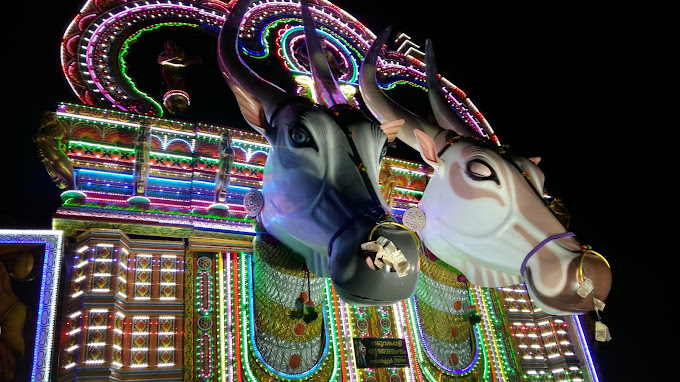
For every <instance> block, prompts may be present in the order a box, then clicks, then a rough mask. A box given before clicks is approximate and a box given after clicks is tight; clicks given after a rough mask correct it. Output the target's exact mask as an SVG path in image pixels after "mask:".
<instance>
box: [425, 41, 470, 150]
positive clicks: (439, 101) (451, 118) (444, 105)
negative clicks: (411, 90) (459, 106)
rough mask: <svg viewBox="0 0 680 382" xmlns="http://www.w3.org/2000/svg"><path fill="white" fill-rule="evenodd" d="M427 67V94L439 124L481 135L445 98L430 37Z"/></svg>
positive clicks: (427, 45) (426, 50) (459, 132)
mask: <svg viewBox="0 0 680 382" xmlns="http://www.w3.org/2000/svg"><path fill="white" fill-rule="evenodd" d="M425 68H426V73H427V89H428V91H427V96H428V98H429V99H430V106H431V107H432V112H433V113H434V117H435V119H436V120H437V123H438V124H439V126H442V127H443V128H445V129H451V130H453V131H455V132H456V133H458V135H465V136H470V137H474V136H480V135H479V134H478V133H477V132H476V131H475V130H474V129H473V128H471V127H470V126H469V125H468V124H467V123H465V122H464V121H463V120H462V119H461V117H460V116H459V115H458V114H457V113H456V112H455V111H454V110H453V109H452V108H451V106H450V105H449V103H448V102H447V101H446V99H445V98H444V94H443V93H442V92H441V90H440V89H441V86H442V83H441V82H440V81H439V78H438V76H437V64H436V62H435V58H434V48H433V47H432V40H430V39H429V38H428V39H427V40H425Z"/></svg>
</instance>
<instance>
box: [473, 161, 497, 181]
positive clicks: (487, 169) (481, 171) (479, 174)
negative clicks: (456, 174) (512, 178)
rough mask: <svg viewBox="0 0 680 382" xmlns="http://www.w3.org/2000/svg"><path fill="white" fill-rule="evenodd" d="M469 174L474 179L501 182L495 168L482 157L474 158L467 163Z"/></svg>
mask: <svg viewBox="0 0 680 382" xmlns="http://www.w3.org/2000/svg"><path fill="white" fill-rule="evenodd" d="M467 174H468V176H469V177H470V178H472V179H474V180H479V181H482V180H492V181H494V182H496V183H497V184H500V182H499V181H498V177H497V176H496V173H495V172H494V170H493V169H492V168H491V166H489V165H488V164H487V163H486V162H484V161H483V160H480V159H473V160H471V161H469V162H468V163H467Z"/></svg>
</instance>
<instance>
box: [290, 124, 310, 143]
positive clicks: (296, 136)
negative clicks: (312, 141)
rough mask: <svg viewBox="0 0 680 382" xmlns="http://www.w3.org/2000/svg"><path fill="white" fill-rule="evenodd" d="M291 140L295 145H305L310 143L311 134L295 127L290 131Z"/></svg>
mask: <svg viewBox="0 0 680 382" xmlns="http://www.w3.org/2000/svg"><path fill="white" fill-rule="evenodd" d="M290 140H291V141H292V142H293V144H295V145H304V144H305V143H307V142H309V134H307V132H306V131H304V130H302V129H300V128H298V127H293V128H292V129H290Z"/></svg>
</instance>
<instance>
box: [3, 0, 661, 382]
mask: <svg viewBox="0 0 680 382" xmlns="http://www.w3.org/2000/svg"><path fill="white" fill-rule="evenodd" d="M12 3H13V4H12V5H11V6H10V7H11V10H10V11H7V12H6V13H5V17H8V18H10V19H11V20H10V21H9V24H6V30H8V32H7V33H8V34H7V35H6V39H5V47H8V48H6V49H8V50H6V51H5V52H4V53H3V57H4V58H5V60H6V61H10V66H9V67H7V66H5V68H6V69H5V78H9V80H10V84H9V86H7V85H6V86H5V88H4V94H5V96H9V99H8V100H7V99H6V100H5V101H4V105H5V110H6V111H5V116H6V117H8V118H9V122H6V123H5V126H4V129H5V132H6V135H5V141H4V145H5V147H6V150H8V151H9V152H8V155H6V156H5V164H4V166H2V168H3V169H2V172H3V181H2V184H3V187H2V188H1V189H2V198H1V199H0V200H1V201H2V203H1V204H0V228H32V229H50V228H51V214H52V213H54V212H55V211H56V209H57V208H58V207H59V206H60V204H61V201H60V198H59V195H60V193H61V191H60V190H59V189H57V187H56V186H55V185H54V184H53V183H52V182H51V180H50V178H49V176H48V174H47V172H46V171H45V169H44V166H43V165H42V164H41V163H40V159H39V157H38V154H37V150H36V146H35V145H34V143H33V141H32V138H33V135H34V134H35V133H36V132H37V131H38V127H39V121H40V118H41V116H42V114H43V113H44V112H46V111H55V110H56V107H57V105H58V103H59V102H61V101H66V102H80V101H79V100H78V99H77V98H76V97H75V95H74V94H73V93H72V92H71V89H70V87H69V86H68V84H67V82H66V80H65V78H64V76H63V74H62V72H61V64H60V53H59V50H60V40H61V37H62V35H63V33H64V31H65V30H66V27H67V26H68V24H69V23H70V21H71V20H72V19H73V17H74V16H75V15H76V14H77V12H78V11H79V9H80V7H81V6H82V4H83V3H82V2H79V1H59V2H40V3H36V2H26V1H23V2H12ZM335 3H336V4H337V5H338V6H340V7H341V8H343V9H345V10H346V11H348V12H349V13H350V14H352V15H354V17H356V18H357V19H358V20H359V21H360V22H362V23H363V24H364V25H365V26H366V27H368V28H369V29H371V30H372V31H373V32H374V33H376V34H377V33H379V32H380V31H382V30H383V29H384V28H385V27H387V26H391V27H392V36H394V35H395V34H396V33H398V32H404V33H406V34H407V35H409V36H410V37H411V40H412V41H413V42H414V43H416V44H418V45H420V46H421V48H422V50H423V51H424V46H425V39H426V38H431V39H432V41H433V46H434V49H435V54H436V57H437V66H438V69H439V72H440V74H442V75H443V76H444V77H446V78H447V79H448V80H450V81H451V82H453V83H454V84H456V85H457V86H459V87H460V88H462V89H463V90H464V91H465V92H466V93H467V95H468V97H469V98H470V99H471V100H472V102H473V103H474V104H475V105H476V106H477V108H478V109H479V110H480V111H481V112H482V113H483V114H484V115H485V116H486V118H487V120H488V121H489V123H490V124H491V126H492V127H493V128H494V130H495V132H496V134H497V135H498V136H499V138H500V140H501V142H502V143H504V144H507V145H509V146H510V148H511V150H513V151H515V152H517V153H520V154H523V155H526V156H540V157H542V161H541V163H540V167H541V168H542V169H543V171H544V173H545V174H546V187H547V190H548V191H549V192H550V194H552V195H553V196H559V197H561V198H562V199H563V200H564V202H565V204H566V207H567V208H568V210H569V211H570V213H571V216H572V219H571V225H570V228H571V230H572V231H573V232H574V233H576V236H577V238H578V239H579V240H580V241H581V242H582V243H584V244H590V245H591V246H592V247H593V249H594V250H596V251H597V252H599V253H601V254H602V255H604V256H605V257H606V258H607V260H608V261H609V263H610V264H611V267H612V272H613V277H614V282H613V286H612V292H611V293H610V295H609V298H608V299H607V301H606V303H607V307H606V309H605V310H604V312H602V313H601V315H602V320H603V322H604V323H605V324H607V325H608V326H609V328H610V331H611V335H612V337H613V340H612V341H610V342H608V343H598V344H596V348H595V349H593V355H594V357H595V361H596V362H597V366H598V368H599V370H600V379H601V380H602V381H634V380H647V378H649V377H651V376H652V375H653V374H656V373H663V371H661V370H656V369H650V368H653V367H654V366H653V365H655V364H657V362H655V361H652V362H651V363H648V362H649V361H650V360H647V357H649V356H650V355H649V353H650V351H652V352H656V351H659V350H658V349H657V348H656V346H652V345H651V343H654V339H655V336H657V335H658V333H660V332H661V331H663V330H665V329H662V328H656V329H651V328H649V327H648V325H649V324H653V323H658V322H660V321H663V320H661V319H660V318H661V317H659V316H660V314H661V313H660V312H659V313H657V312H654V311H648V310H649V307H647V306H646V302H645V301H644V300H645V299H646V295H643V290H640V288H642V286H643V285H645V281H646V279H647V278H653V276H648V277H646V276H644V275H643V274H641V272H642V271H641V265H640V264H639V257H641V256H642V257H644V256H647V255H646V254H644V253H642V254H641V252H642V251H641V249H640V245H642V243H643V242H644V241H645V240H646V238H645V237H640V238H636V239H631V238H630V237H631V236H635V235H636V233H637V232H638V226H643V225H645V222H643V221H642V219H641V218H638V217H639V216H641V215H642V214H643V211H644V210H645V209H646V208H647V206H646V205H644V204H643V203H639V202H635V201H634V200H635V198H636V195H637V196H638V197H639V196H640V194H638V193H637V191H636V190H635V189H634V185H632V184H631V183H634V182H632V181H629V180H628V179H630V177H631V172H632V171H633V170H632V168H633V167H631V165H630V160H631V159H630V158H627V159H626V157H625V156H626V154H627V153H629V152H630V151H629V150H627V148H628V147H630V146H631V144H632V143H634V142H631V136H632V135H633V134H636V133H640V129H641V128H645V125H644V124H641V123H640V122H634V120H633V118H634V117H636V114H637V113H636V108H637V107H639V105H637V104H635V103H634V102H632V101H633V99H634V98H635V97H638V96H640V95H639V94H633V93H634V92H633V89H632V87H631V82H632V79H631V75H632V73H634V70H633V68H632V67H631V66H632V64H631V62H630V56H631V44H632V43H631V41H632V39H631V38H632V34H633V32H632V30H631V29H630V25H631V24H630V22H629V18H628V17H627V15H626V13H627V11H626V12H624V11H623V10H622V9H621V8H617V7H610V6H604V5H603V4H599V2H594V1H571V2H563V1H557V2H502V3H501V2H498V3H499V4H496V2H491V1H481V2H480V1H467V2H463V1H460V2H458V1H447V2H411V3H408V4H409V5H411V4H415V6H411V7H407V6H406V5H401V6H396V4H397V3H399V2H393V1H348V0H343V1H336V2H335ZM400 4H401V3H400ZM418 4H422V5H424V6H423V7H421V8H417V5H418ZM434 4H445V5H444V6H438V7H439V8H434ZM619 7H621V6H620V5H619ZM178 38H179V39H181V36H178ZM7 43H9V45H7ZM140 44H141V42H140ZM149 44H150V42H149ZM204 44H211V42H204ZM186 48H187V50H188V53H189V54H192V53H194V54H201V55H203V56H204V59H205V60H208V61H204V63H203V64H201V65H197V66H196V67H195V68H193V67H192V68H191V71H189V72H188V73H187V87H188V90H190V92H191V94H192V95H193V94H196V98H194V97H193V96H192V106H191V108H192V112H195V113H197V114H194V115H188V116H187V120H191V119H192V118H195V119H200V120H202V121H205V122H209V123H215V124H221V125H227V126H233V127H238V128H246V126H247V125H245V123H244V122H243V121H242V120H241V116H240V114H234V113H229V112H227V111H228V110H236V109H234V105H235V101H234V99H233V96H231V94H230V93H228V91H229V90H228V88H227V87H226V85H224V83H223V81H221V82H220V81H212V80H205V79H212V78H219V76H218V75H217V65H216V63H214V62H209V60H210V59H211V54H212V55H213V56H212V57H214V51H212V50H211V52H212V53H202V52H198V50H200V44H196V45H194V46H191V47H186ZM194 48H195V49H196V52H192V49H194ZM391 48H393V49H394V48H396V47H393V46H391ZM154 49H155V50H154ZM161 51H162V45H161V46H157V47H152V46H150V47H149V50H148V51H147V54H149V55H150V57H153V58H151V59H149V62H148V71H146V72H144V73H148V74H147V75H148V78H146V79H144V81H146V82H145V83H146V84H147V85H145V86H148V87H149V88H150V89H151V88H154V87H156V88H158V87H160V86H162V85H161V77H160V67H159V65H158V64H157V63H156V62H155V56H156V55H157V54H158V53H160V52H161ZM149 52H151V53H149ZM139 54H141V53H139ZM131 70H132V69H131ZM140 70H142V69H140ZM139 73H140V75H141V73H142V72H141V71H140V72H139ZM215 76H218V77H215ZM140 81H141V80H140ZM192 81H193V82H192ZM202 92H203V93H202ZM199 94H203V95H200V96H199ZM215 94H218V95H215ZM161 95H162V94H161ZM201 101H204V102H201ZM201 103H202V104H201ZM222 103H224V105H223V104H222ZM198 114H200V115H198ZM650 128H651V127H650ZM7 133H9V134H8V135H7ZM409 150H410V149H408V148H407V149H400V150H393V151H388V153H387V155H388V156H394V157H402V158H406V159H409V158H418V156H417V155H415V153H414V152H413V151H411V152H409ZM634 168H637V167H634ZM636 171H637V170H636ZM650 256H651V254H650ZM644 292H645V293H654V292H650V291H649V289H644ZM650 316H651V317H656V318H652V321H651V322H650V323H649V324H648V321H647V320H646V318H649V317H650ZM645 332H646V333H645ZM646 341H650V342H649V343H647V344H646V343H645V342H646ZM634 360H635V361H634ZM648 365H649V366H648Z"/></svg>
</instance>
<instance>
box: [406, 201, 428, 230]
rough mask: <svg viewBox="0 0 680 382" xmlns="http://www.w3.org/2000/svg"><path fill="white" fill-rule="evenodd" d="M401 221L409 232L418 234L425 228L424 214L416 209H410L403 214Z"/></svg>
mask: <svg viewBox="0 0 680 382" xmlns="http://www.w3.org/2000/svg"><path fill="white" fill-rule="evenodd" d="M401 221H402V223H403V224H404V225H405V226H406V227H407V228H408V229H410V230H411V231H414V232H418V231H420V230H422V229H423V228H425V213H424V212H423V211H422V210H421V209H420V208H418V207H412V208H409V209H408V210H406V211H405V212H404V214H403V215H402V216H401Z"/></svg>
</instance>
